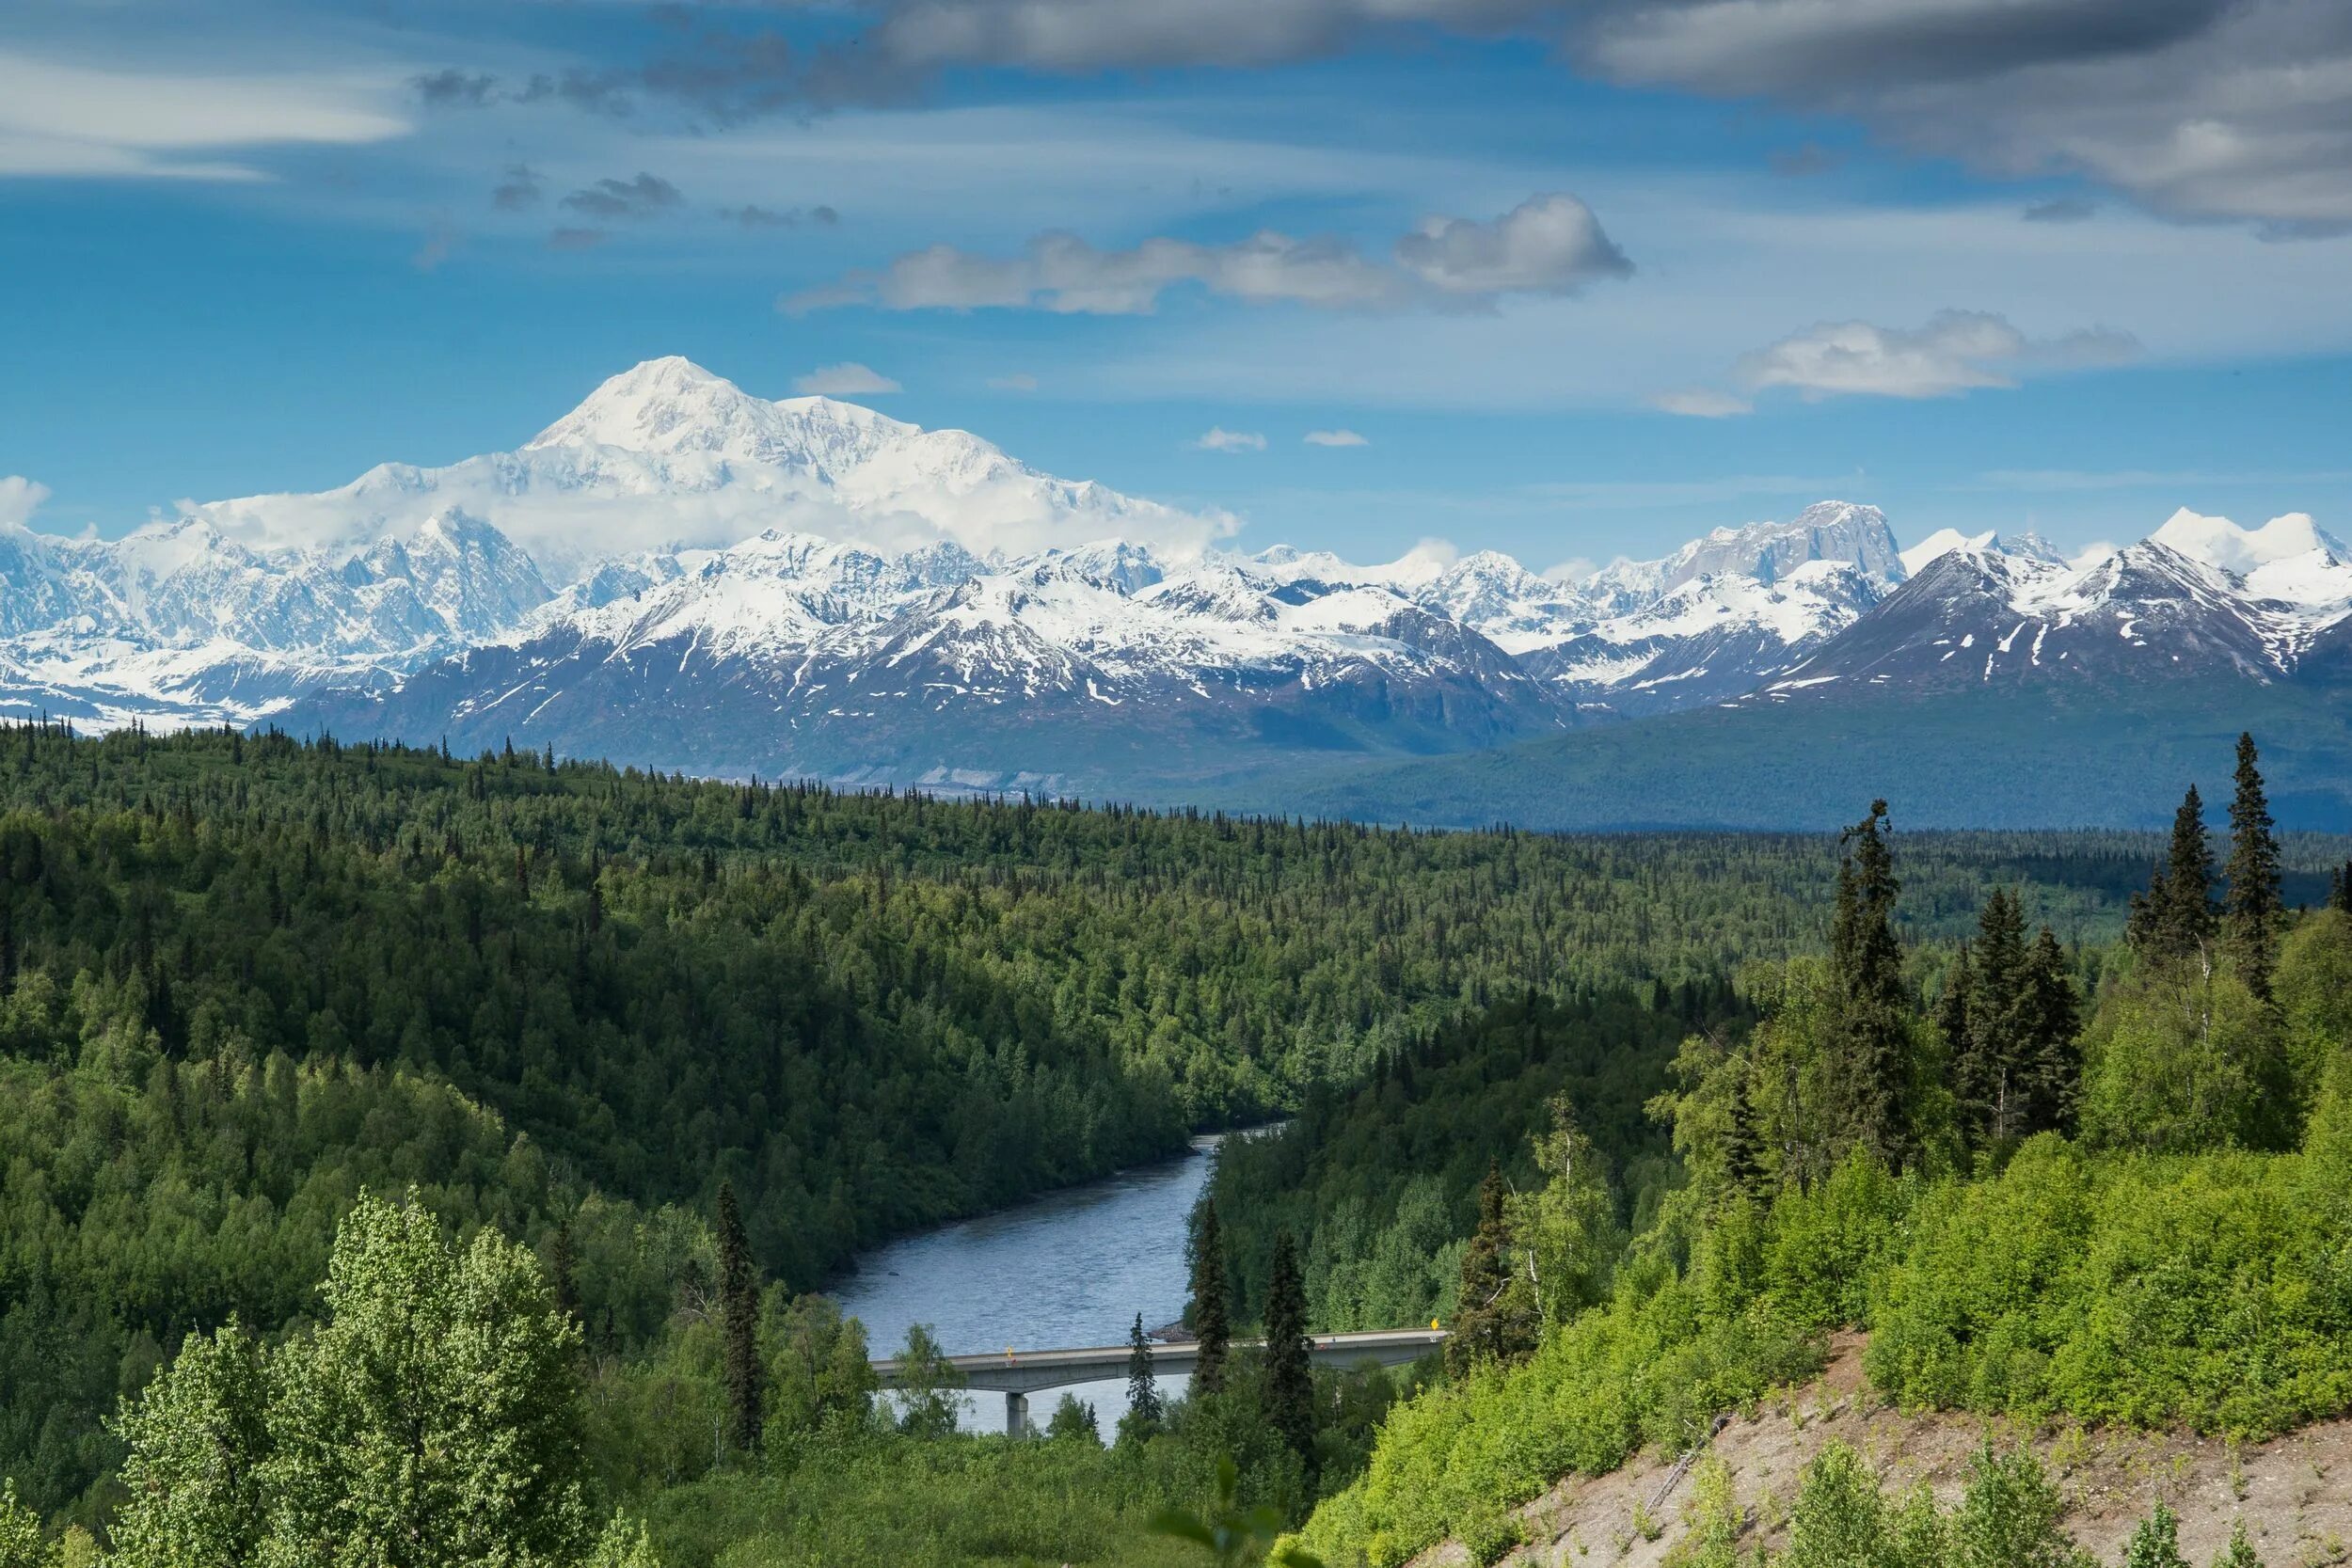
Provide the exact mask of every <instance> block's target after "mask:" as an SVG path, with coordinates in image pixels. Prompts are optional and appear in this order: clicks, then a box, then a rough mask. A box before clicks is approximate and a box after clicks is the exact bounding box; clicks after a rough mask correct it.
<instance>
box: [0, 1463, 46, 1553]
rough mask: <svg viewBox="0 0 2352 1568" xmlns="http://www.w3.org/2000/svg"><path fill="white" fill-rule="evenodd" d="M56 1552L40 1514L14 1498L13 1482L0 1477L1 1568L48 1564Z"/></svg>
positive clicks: (14, 1488)
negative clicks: (45, 1531) (46, 1537)
mask: <svg viewBox="0 0 2352 1568" xmlns="http://www.w3.org/2000/svg"><path fill="white" fill-rule="evenodd" d="M54 1558H55V1554H54V1552H53V1551H52V1549H51V1547H50V1545H49V1543H48V1542H47V1541H46V1540H45V1539H43V1537H42V1535H41V1531H40V1514H38V1513H34V1512H33V1511H32V1510H31V1509H29V1508H26V1507H25V1506H24V1505H23V1504H22V1503H20V1502H18V1501H17V1500H16V1482H15V1481H0V1568H50V1564H51V1562H52V1561H53V1560H54Z"/></svg>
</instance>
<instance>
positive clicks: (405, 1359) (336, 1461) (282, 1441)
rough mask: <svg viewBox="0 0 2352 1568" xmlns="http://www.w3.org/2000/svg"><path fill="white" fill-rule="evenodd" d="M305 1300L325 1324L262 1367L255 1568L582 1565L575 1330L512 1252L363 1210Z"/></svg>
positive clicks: (386, 1208)
mask: <svg viewBox="0 0 2352 1568" xmlns="http://www.w3.org/2000/svg"><path fill="white" fill-rule="evenodd" d="M321 1294H322V1295H323V1297H324V1301H325V1307H326V1322H325V1323H322V1324H321V1325H320V1327H319V1328H318V1330H317V1331H316V1332H315V1333H313V1334H311V1335H310V1336H309V1337H308V1338H298V1339H295V1340H294V1341H292V1342H290V1343H289V1344H287V1345H286V1346H285V1347H284V1348H283V1349H281V1350H279V1351H278V1353H277V1354H275V1355H273V1356H272V1357H271V1358H270V1360H271V1371H272V1381H273V1383H274V1384H275V1390H274V1394H273V1398H272V1401H271V1405H270V1410H269V1419H268V1440H269V1451H268V1453H267V1455H266V1456H265V1457H264V1458H263V1459H262V1463H261V1466H260V1475H261V1480H260V1485H261V1489H262V1492H263V1494H264V1495H265V1497H267V1500H268V1506H269V1511H270V1527H269V1533H268V1535H267V1537H266V1539H265V1540H264V1542H263V1544H262V1550H261V1552H260V1554H259V1559H258V1560H259V1561H260V1562H261V1563H262V1564H264V1565H267V1568H322V1565H324V1568H411V1565H418V1568H421V1565H438V1564H459V1563H471V1562H492V1561H497V1562H507V1563H513V1564H516V1565H517V1568H521V1565H526V1564H558V1563H568V1562H573V1561H576V1560H579V1559H580V1557H582V1556H583V1555H585V1553H586V1552H587V1550H588V1549H589V1548H590V1547H591V1546H593V1545H594V1544H595V1540H596V1537H595V1534H594V1527H593V1526H592V1525H591V1523H590V1521H589V1518H588V1514H587V1511H586V1505H585V1502H584V1498H583V1481H584V1477H583V1475H582V1473H581V1463H580V1435H579V1434H580V1428H581V1419H580V1394H579V1388H578V1385H577V1381H576V1374H575V1372H574V1366H575V1357H576V1355H577V1354H578V1351H579V1340H580V1330H579V1327H578V1325H577V1324H575V1323H573V1322H572V1321H571V1320H570V1318H569V1317H568V1316H567V1315H566V1314H564V1312H563V1310H562V1309H561V1308H559V1307H557V1306H556V1305H555V1299H554V1293H553V1292H552V1291H550V1290H549V1289H548V1283H547V1278H546V1275H544V1273H543V1272H542V1271H541V1269H540V1267H539V1263H538V1259H535V1258H534V1257H532V1254H531V1253H530V1251H529V1250H528V1249H526V1248H524V1247H521V1246H519V1245H517V1244H516V1243H512V1242H508V1241H506V1240H504V1239H503V1238H501V1236H499V1235H498V1233H497V1232H495V1231H492V1230H485V1231H483V1232H481V1233H480V1234H479V1235H477V1236H476V1237H475V1238H474V1241H473V1243H472V1244H471V1245H470V1246H469V1247H467V1248H466V1249H464V1250H463V1251H462V1252H460V1251H456V1250H453V1249H452V1248H451V1247H450V1245H449V1244H448V1243H446V1242H444V1241H443V1240H442V1238H441V1233H440V1227H439V1226H438V1224H437V1221H436V1220H435V1219H434V1217H433V1215H432V1214H431V1213H430V1212H427V1211H426V1210H425V1209H424V1207H423V1206H422V1205H421V1204H420V1203H418V1202H416V1201H415V1200H414V1199H413V1198H412V1199H411V1200H410V1201H408V1202H407V1203H405V1204H402V1205H399V1206H397V1207H395V1206H394V1205H391V1204H389V1203H386V1202H384V1201H382V1200H381V1199H378V1198H374V1197H369V1196H362V1197H361V1199H360V1200H359V1202H358V1204H357V1205H355V1206H354V1208H353V1209H352V1211H351V1212H350V1213H349V1214H348V1215H347V1216H346V1217H345V1219H344V1221H343V1224H342V1229H341V1230H340V1231H339V1232H338V1233H337V1236H336V1241H335V1250H334V1254H333V1256H332V1257H331V1259H329V1260H328V1264H327V1275H326V1285H325V1287H324V1288H323V1290H322V1292H321ZM158 1457H159V1458H162V1457H163V1456H158Z"/></svg>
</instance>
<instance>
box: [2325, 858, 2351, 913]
mask: <svg viewBox="0 0 2352 1568" xmlns="http://www.w3.org/2000/svg"><path fill="white" fill-rule="evenodd" d="M2329 880H2330V883H2331V885H2330V887H2329V888H2328V905H2329V906H2330V907H2331V908H2334V909H2338V910H2341V911H2344V913H2345V914H2352V861H2345V862H2344V864H2342V865H2341V866H2339V867H2337V868H2336V874H2335V876H2334V877H2333V878H2331V879H2329Z"/></svg>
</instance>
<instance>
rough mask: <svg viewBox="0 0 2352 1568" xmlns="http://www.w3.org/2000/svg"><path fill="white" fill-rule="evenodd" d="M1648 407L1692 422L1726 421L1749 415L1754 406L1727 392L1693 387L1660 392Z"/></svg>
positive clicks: (1650, 401)
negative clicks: (1737, 416) (1678, 390)
mask: <svg viewBox="0 0 2352 1568" xmlns="http://www.w3.org/2000/svg"><path fill="white" fill-rule="evenodd" d="M1649 405H1650V406H1651V407H1652V408H1655V409H1657V410H1658V411H1659V412H1660V413H1661V414H1679V415H1681V416H1683V417H1684V418H1685V419H1692V420H1727V419H1731V418H1733V417H1734V416H1736V415H1740V414H1746V413H1751V412H1753V411H1754V408H1755V405H1754V404H1751V403H1749V402H1748V400H1747V399H1745V398H1740V397H1734V396H1732V395H1731V394H1730V393H1729V392H1719V391H1716V390H1715V389H1714V388H1709V387H1694V388H1690V389H1689V390H1687V391H1680V392H1661V393H1659V394H1658V395H1657V396H1656V397H1653V398H1651V399H1650V400H1649Z"/></svg>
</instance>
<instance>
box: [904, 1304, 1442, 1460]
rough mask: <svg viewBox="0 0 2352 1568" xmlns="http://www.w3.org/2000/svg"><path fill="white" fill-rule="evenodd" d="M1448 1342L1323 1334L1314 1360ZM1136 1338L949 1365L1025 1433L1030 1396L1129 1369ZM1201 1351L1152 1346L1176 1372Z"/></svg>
mask: <svg viewBox="0 0 2352 1568" xmlns="http://www.w3.org/2000/svg"><path fill="white" fill-rule="evenodd" d="M1444 1343H1445V1330H1443V1329H1441V1328H1383V1329H1374V1330H1372V1331H1370V1332H1368V1333H1359V1334H1317V1335H1313V1336H1311V1337H1310V1344H1311V1347H1312V1348H1311V1354H1310V1359H1311V1360H1312V1361H1313V1363H1314V1364H1315V1365H1316V1366H1318V1367H1360V1366H1362V1365H1363V1364H1364V1363H1365V1362H1367V1361H1370V1362H1374V1363H1375V1364H1376V1365H1379V1366H1383V1367H1402V1366H1405V1365H1406V1364H1408V1363H1410V1362H1414V1361H1418V1360H1420V1359H1421V1358H1422V1356H1424V1355H1427V1354H1429V1353H1430V1352H1431V1351H1433V1350H1436V1349H1437V1348H1438V1346H1440V1345H1442V1344H1444ZM1263 1344H1264V1341H1263V1340H1262V1339H1236V1340H1234V1341H1233V1348H1234V1349H1235V1350H1244V1349H1251V1348H1259V1347H1263ZM1133 1350H1134V1347H1133V1346H1131V1345H1092V1346H1087V1347H1084V1348H1081V1349H1074V1350H1023V1351H1016V1350H1007V1351H1003V1352H1001V1353H992V1354H981V1355H951V1356H949V1357H948V1358H947V1364H948V1365H949V1366H951V1367H953V1368H955V1370H957V1371H959V1372H961V1373H962V1374H963V1385H964V1386H965V1387H967V1388H980V1389H987V1390H989V1391H991V1392H1002V1393H1003V1394H1004V1396H1005V1431H1006V1433H1008V1434H1009V1435H1011V1436H1015V1437H1018V1436H1020V1435H1021V1434H1022V1433H1025V1432H1026V1431H1027V1430H1028V1427H1029V1396H1030V1395H1031V1394H1034V1393H1037V1392H1038V1391H1040V1390H1041V1389H1045V1388H1061V1387H1066V1386H1069V1385H1071V1384H1073V1383H1105V1382H1109V1381H1111V1380H1113V1379H1116V1378H1122V1377H1125V1376H1126V1375H1127V1357H1128V1356H1129V1355H1130V1354H1132V1353H1133ZM1199 1354H1200V1346H1199V1345H1198V1343H1196V1342H1195V1341H1192V1340H1188V1339H1187V1340H1180V1341H1177V1342H1175V1343H1172V1344H1165V1345H1163V1344H1154V1345H1152V1371H1153V1373H1155V1374H1165V1375H1168V1376H1170V1377H1173V1376H1176V1375H1179V1374H1182V1373H1188V1372H1190V1371H1191V1370H1192V1366H1193V1362H1194V1361H1195V1360H1196V1359H1197V1358H1198V1356H1199ZM873 1368H874V1375H875V1377H877V1378H878V1379H880V1380H881V1383H882V1386H883V1387H885V1388H896V1387H898V1386H900V1384H899V1367H898V1357H896V1356H892V1357H890V1358H888V1359H887V1360H882V1361H876V1362H874V1363H873Z"/></svg>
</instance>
